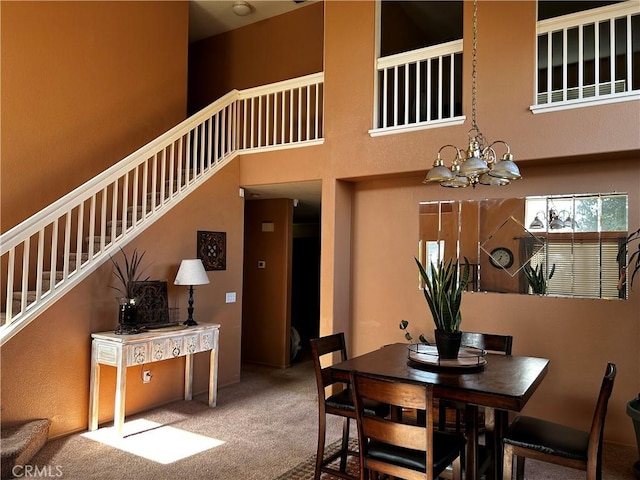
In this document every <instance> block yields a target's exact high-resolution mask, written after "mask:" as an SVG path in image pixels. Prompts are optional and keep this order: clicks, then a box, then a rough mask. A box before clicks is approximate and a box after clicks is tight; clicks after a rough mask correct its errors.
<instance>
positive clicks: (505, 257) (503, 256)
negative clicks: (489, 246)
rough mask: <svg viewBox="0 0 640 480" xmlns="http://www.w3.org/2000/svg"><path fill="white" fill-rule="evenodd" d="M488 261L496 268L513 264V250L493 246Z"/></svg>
mask: <svg viewBox="0 0 640 480" xmlns="http://www.w3.org/2000/svg"><path fill="white" fill-rule="evenodd" d="M489 261H490V262H491V265H493V266H494V267H496V268H509V267H510V266H511V265H513V252H512V251H511V250H509V249H508V248H506V247H498V248H494V249H493V250H491V255H489Z"/></svg>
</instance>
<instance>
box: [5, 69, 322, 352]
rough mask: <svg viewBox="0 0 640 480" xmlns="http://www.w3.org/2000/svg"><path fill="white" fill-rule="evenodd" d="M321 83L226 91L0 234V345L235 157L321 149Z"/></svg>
mask: <svg viewBox="0 0 640 480" xmlns="http://www.w3.org/2000/svg"><path fill="white" fill-rule="evenodd" d="M323 86H324V74H323V73H322V72H321V73H318V74H313V75H308V76H305V77H301V78H297V79H293V80H287V81H284V82H278V83H275V84H271V85H267V86H264V87H259V88H255V89H250V90H244V91H237V90H235V91H232V92H230V93H229V94H227V95H225V96H224V97H222V98H220V99H219V100H217V101H215V102H214V103H212V104H211V105H209V106H208V107H206V108H204V109H203V110H201V111H200V112H198V113H196V114H195V115H193V116H192V117H190V118H188V119H186V120H185V121H183V122H182V123H180V124H179V125H177V126H175V127H174V128H172V129H171V130H169V131H168V132H166V133H164V134H163V135H161V136H160V137H158V138H156V139H155V140H153V141H151V142H150V143H148V144H147V145H145V146H144V147H142V148H140V149H139V150H137V151H136V152H134V153H132V154H131V155H129V156H128V157H126V158H125V159H123V160H121V161H120V162H118V163H117V164H115V165H113V166H112V167H111V168H109V169H107V170H105V171H104V172H102V173H101V174H100V175H98V176H96V177H95V178H93V179H92V180H90V181H88V182H87V183H85V184H84V185H82V186H80V187H78V188H76V189H75V190H74V191H72V192H70V193H69V194H67V195H65V196H64V197H62V198H60V199H59V200H58V201H56V202H55V203H53V204H51V205H49V206H48V207H46V208H45V209H43V210H42V211H40V212H38V213H37V214H35V215H33V216H32V217H31V218H29V219H27V220H25V221H24V222H22V223H21V224H19V225H17V226H16V227H14V228H12V229H11V230H9V231H8V232H6V233H4V234H3V235H2V236H0V265H1V266H2V277H1V280H2V284H1V286H0V288H1V292H2V305H3V306H4V308H3V312H2V319H1V320H2V322H1V323H2V325H1V326H0V345H3V344H4V343H5V342H6V341H7V340H9V339H10V338H11V337H13V336H14V335H15V334H16V333H17V332H19V331H20V330H21V329H22V328H24V327H25V326H26V325H28V323H29V322H31V321H32V320H33V319H35V318H36V317H37V316H38V315H39V314H40V313H42V312H43V311H44V310H45V309H46V308H48V307H49V306H51V305H52V304H53V303H54V302H55V301H56V300H57V299H59V298H60V297H61V296H62V295H63V294H64V293H66V292H67V291H69V290H70V289H71V288H72V287H73V286H74V285H76V284H77V283H78V282H79V281H80V280H82V279H83V278H85V277H86V276H88V275H89V274H90V273H91V272H93V271H94V270H95V269H96V268H98V267H99V266H100V265H101V264H102V263H104V262H105V261H106V260H107V259H108V257H109V255H110V254H112V253H114V252H116V251H117V249H118V247H122V246H124V245H125V244H126V243H128V242H129V241H130V240H131V239H133V238H135V237H136V236H137V235H138V234H139V233H140V232H142V231H143V230H145V229H146V228H148V227H149V226H150V225H152V224H153V223H154V222H155V221H156V220H157V219H158V218H160V217H161V216H162V215H163V214H164V213H166V212H167V211H169V209H171V208H172V207H173V206H175V205H176V204H177V203H178V202H179V201H180V200H182V199H183V198H184V197H185V196H186V195H188V194H189V193H191V192H192V191H193V190H195V189H196V188H197V187H198V186H199V185H200V184H201V183H203V182H204V181H205V180H206V179H208V178H209V177H210V176H211V175H213V174H214V173H215V172H216V171H218V170H219V169H220V168H222V166H224V165H225V164H226V163H228V162H229V161H230V160H231V159H232V158H234V157H235V156H236V155H237V154H238V153H242V152H246V151H263V150H265V149H277V148H290V147H299V146H305V145H314V144H318V143H322V141H323V139H322V134H323V126H322V118H323V115H322V107H323Z"/></svg>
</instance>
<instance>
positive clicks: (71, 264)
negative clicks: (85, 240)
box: [69, 253, 89, 272]
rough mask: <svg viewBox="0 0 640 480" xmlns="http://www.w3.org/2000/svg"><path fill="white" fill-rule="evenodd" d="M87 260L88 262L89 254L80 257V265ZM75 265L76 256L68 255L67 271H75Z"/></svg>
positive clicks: (75, 254)
mask: <svg viewBox="0 0 640 480" xmlns="http://www.w3.org/2000/svg"><path fill="white" fill-rule="evenodd" d="M87 260H89V254H88V253H83V254H82V256H81V257H80V265H82V264H83V263H85V262H86V261H87ZM77 263H78V254H77V253H70V254H69V271H70V272H72V271H74V270H76V265H77Z"/></svg>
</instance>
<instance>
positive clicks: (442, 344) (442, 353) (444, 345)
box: [434, 330, 462, 360]
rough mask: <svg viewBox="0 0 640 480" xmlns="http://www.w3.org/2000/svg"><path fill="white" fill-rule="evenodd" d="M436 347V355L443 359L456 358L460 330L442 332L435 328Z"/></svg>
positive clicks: (460, 335) (460, 336)
mask: <svg viewBox="0 0 640 480" xmlns="http://www.w3.org/2000/svg"><path fill="white" fill-rule="evenodd" d="M434 333H435V338H436V348H437V349H438V356H439V357H440V358H442V359H445V360H451V359H456V358H458V351H459V350H460V341H461V340H462V332H443V331H440V330H435V332H434Z"/></svg>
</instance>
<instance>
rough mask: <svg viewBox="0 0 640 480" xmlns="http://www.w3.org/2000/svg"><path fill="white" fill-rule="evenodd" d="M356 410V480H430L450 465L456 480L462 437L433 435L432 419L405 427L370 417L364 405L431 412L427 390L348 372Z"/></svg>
mask: <svg viewBox="0 0 640 480" xmlns="http://www.w3.org/2000/svg"><path fill="white" fill-rule="evenodd" d="M351 387H352V389H353V397H354V402H355V406H356V420H357V426H358V445H359V450H360V479H361V480H365V479H366V478H367V475H369V478H371V479H373V478H374V474H376V475H377V474H380V473H381V474H385V475H387V476H390V477H393V478H396V477H397V478H403V479H406V480H418V479H420V480H423V479H428V480H432V479H434V478H438V477H439V476H440V475H441V474H442V473H443V472H444V471H445V469H446V468H447V467H448V466H449V465H452V467H453V470H452V472H451V473H452V477H453V478H454V479H458V480H459V479H460V478H461V467H460V457H461V454H462V452H463V450H464V448H465V445H466V441H465V438H464V437H463V436H462V435H460V434H458V433H447V432H440V431H437V430H434V426H433V414H428V415H426V422H425V424H424V425H423V424H421V423H420V422H413V423H408V422H406V419H398V418H395V417H394V416H388V417H384V418H383V417H378V416H374V415H371V414H370V413H369V412H368V411H367V410H366V408H365V405H364V401H365V400H369V401H377V402H382V403H385V404H389V405H391V407H392V408H395V407H397V408H408V409H415V410H422V411H425V412H433V385H430V384H414V383H406V382H399V381H397V380H396V381H394V380H389V379H385V378H381V377H376V376H372V375H366V374H363V373H359V372H351Z"/></svg>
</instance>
